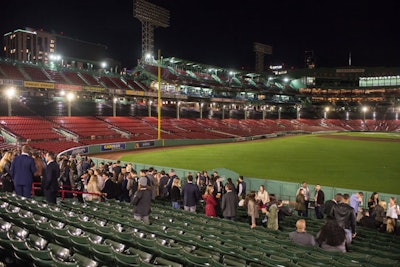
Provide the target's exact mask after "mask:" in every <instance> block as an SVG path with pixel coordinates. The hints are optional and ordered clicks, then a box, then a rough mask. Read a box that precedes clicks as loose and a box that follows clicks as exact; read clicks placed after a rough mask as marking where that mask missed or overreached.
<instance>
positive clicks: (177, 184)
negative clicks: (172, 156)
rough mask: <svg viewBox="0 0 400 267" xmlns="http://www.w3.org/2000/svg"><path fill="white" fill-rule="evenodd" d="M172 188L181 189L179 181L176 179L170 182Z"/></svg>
mask: <svg viewBox="0 0 400 267" xmlns="http://www.w3.org/2000/svg"><path fill="white" fill-rule="evenodd" d="M174 186H176V187H178V188H181V179H179V178H178V177H176V178H174V180H173V181H172V187H174Z"/></svg>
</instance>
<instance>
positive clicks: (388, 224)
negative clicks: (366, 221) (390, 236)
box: [386, 218, 395, 233]
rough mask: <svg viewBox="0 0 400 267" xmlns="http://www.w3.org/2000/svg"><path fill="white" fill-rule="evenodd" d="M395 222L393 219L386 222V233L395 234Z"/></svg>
mask: <svg viewBox="0 0 400 267" xmlns="http://www.w3.org/2000/svg"><path fill="white" fill-rule="evenodd" d="M394 222H395V220H394V219H393V218H388V219H387V222H386V232H387V233H393V232H394Z"/></svg>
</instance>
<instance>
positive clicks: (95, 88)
mask: <svg viewBox="0 0 400 267" xmlns="http://www.w3.org/2000/svg"><path fill="white" fill-rule="evenodd" d="M82 89H83V90H86V91H93V92H103V91H105V90H106V89H105V88H102V87H94V86H82Z"/></svg>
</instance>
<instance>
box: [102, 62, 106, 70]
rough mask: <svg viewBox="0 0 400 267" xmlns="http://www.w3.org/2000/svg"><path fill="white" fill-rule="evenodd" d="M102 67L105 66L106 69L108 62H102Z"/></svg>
mask: <svg viewBox="0 0 400 267" xmlns="http://www.w3.org/2000/svg"><path fill="white" fill-rule="evenodd" d="M101 68H103V69H105V68H107V63H106V62H104V61H103V62H101Z"/></svg>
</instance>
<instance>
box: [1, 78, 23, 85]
mask: <svg viewBox="0 0 400 267" xmlns="http://www.w3.org/2000/svg"><path fill="white" fill-rule="evenodd" d="M23 84H24V82H23V81H20V80H8V79H4V80H3V79H0V85H14V86H22V85H23Z"/></svg>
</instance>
